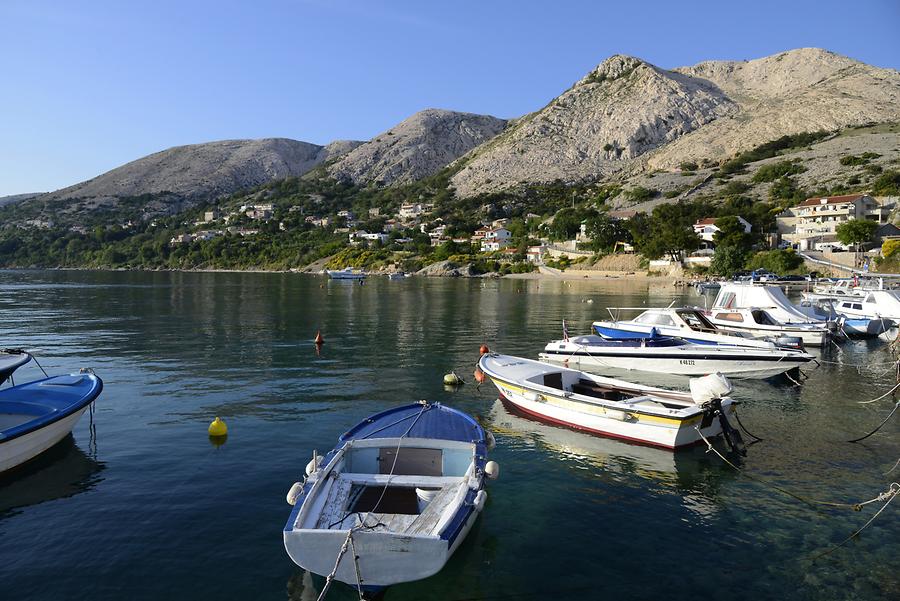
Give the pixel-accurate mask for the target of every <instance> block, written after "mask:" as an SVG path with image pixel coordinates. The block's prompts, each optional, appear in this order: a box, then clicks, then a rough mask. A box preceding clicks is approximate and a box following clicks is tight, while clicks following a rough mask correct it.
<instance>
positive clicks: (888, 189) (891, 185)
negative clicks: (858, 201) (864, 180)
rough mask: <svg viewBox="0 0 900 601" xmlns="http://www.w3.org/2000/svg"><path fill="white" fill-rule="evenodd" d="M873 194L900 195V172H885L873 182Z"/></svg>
mask: <svg viewBox="0 0 900 601" xmlns="http://www.w3.org/2000/svg"><path fill="white" fill-rule="evenodd" d="M872 194H874V195H875V196H897V195H900V171H898V170H896V169H891V170H890V171H885V172H884V173H882V174H881V175H880V176H878V178H876V179H875V180H874V181H873V182H872Z"/></svg>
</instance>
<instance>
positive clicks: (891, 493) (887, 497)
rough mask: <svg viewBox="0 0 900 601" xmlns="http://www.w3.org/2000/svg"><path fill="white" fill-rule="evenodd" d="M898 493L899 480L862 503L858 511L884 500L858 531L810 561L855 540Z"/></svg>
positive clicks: (899, 492)
mask: <svg viewBox="0 0 900 601" xmlns="http://www.w3.org/2000/svg"><path fill="white" fill-rule="evenodd" d="M898 494H900V484H898V483H897V482H891V485H890V486H889V487H888V489H887V490H886V491H885V492H883V493H880V494H879V495H878V496H877V497H875V498H874V499H870V500H869V501H865V502H863V503H860V504H859V509H857V511H860V510H861V509H862V506H863V505H868V504H869V503H875V502H876V501H884V505H882V506H881V507H880V508H879V509H878V511H876V512H875V515H873V516H872V517H870V518H869V520H868V521H867V522H866V523H865V524H863V525H862V526H861V527H860V528H858V529H857V530H856V531H854V532H853V533H852V534H851V535H850V536H848V537H847V538H845V539H844V540H842V541H841V542H839V543H838V544H836V545H834V546H833V547H831V548H830V549H826V550H825V551H822V552H821V553H818V554H816V555H814V556H812V557H811V558H809V561H816V560H817V559H821V558H822V557H825V556H826V555H831V554H832V553H834V552H835V551H837V550H838V549H840V548H841V547H843V546H844V545H845V544H847V543H848V542H850V541H851V540H853V539H854V538H856V537H857V536H859V534H860V533H861V532H862V531H863V530H865V529H866V528H868V527H869V524H871V523H872V522H874V521H875V518H877V517H878V516H879V515H881V512H883V511H884V510H885V509H887V506H888V505H890V504H891V501H893V500H894V499H895V498H896V497H897V495H898Z"/></svg>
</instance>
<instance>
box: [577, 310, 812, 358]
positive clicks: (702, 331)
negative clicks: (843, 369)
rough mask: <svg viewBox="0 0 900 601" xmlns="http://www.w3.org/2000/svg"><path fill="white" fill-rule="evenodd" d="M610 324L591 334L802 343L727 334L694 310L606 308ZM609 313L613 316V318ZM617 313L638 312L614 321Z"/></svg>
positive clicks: (759, 344)
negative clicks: (654, 335)
mask: <svg viewBox="0 0 900 601" xmlns="http://www.w3.org/2000/svg"><path fill="white" fill-rule="evenodd" d="M608 310H609V312H610V315H611V316H612V317H613V319H612V320H610V321H595V322H594V324H593V328H594V331H595V332H597V334H599V335H600V336H602V337H603V338H608V339H615V340H618V339H628V338H649V337H650V336H651V335H652V334H653V332H656V333H657V334H661V335H663V336H675V337H677V338H683V339H685V340H687V341H688V342H693V343H695V344H718V345H724V346H745V347H752V348H769V349H771V348H776V347H787V348H800V347H801V346H802V341H801V340H799V339H797V338H790V337H786V338H785V337H783V338H780V339H775V340H761V339H759V338H755V337H753V336H751V335H750V334H747V333H746V332H731V331H728V330H725V329H722V328H719V327H717V326H716V325H715V324H713V323H712V322H710V321H709V319H707V317H706V315H704V314H703V311H702V310H701V309H697V308H696V307H666V308H663V309H647V308H646V307H610V308H609V309H608ZM613 311H616V314H615V315H613ZM621 311H642V313H641V314H640V315H638V316H637V317H635V318H634V319H628V320H622V319H619V318H618V314H619V312H621Z"/></svg>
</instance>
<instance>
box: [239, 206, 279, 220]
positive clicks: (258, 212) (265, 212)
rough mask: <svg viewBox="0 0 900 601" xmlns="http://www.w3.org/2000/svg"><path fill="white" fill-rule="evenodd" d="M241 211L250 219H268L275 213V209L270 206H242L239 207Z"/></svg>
mask: <svg viewBox="0 0 900 601" xmlns="http://www.w3.org/2000/svg"><path fill="white" fill-rule="evenodd" d="M241 211H243V213H244V215H246V216H247V217H249V218H250V219H270V218H271V217H272V214H273V213H274V212H275V207H274V206H273V205H270V204H266V205H244V206H243V207H241Z"/></svg>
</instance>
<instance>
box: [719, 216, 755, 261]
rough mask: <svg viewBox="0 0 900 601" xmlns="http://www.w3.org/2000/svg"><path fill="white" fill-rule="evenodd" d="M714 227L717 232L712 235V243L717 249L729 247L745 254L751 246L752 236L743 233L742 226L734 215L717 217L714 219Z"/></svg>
mask: <svg viewBox="0 0 900 601" xmlns="http://www.w3.org/2000/svg"><path fill="white" fill-rule="evenodd" d="M716 227H717V228H719V231H718V232H716V233H715V234H714V235H713V242H715V243H716V248H717V249H718V248H719V247H722V246H729V247H732V248H736V249H739V250H740V251H742V252H744V253H746V252H747V251H748V250H750V247H751V246H753V236H752V235H751V234H749V233H748V232H745V231H744V224H743V223H741V221H740V220H739V219H738V218H737V217H735V216H734V215H729V216H727V217H719V218H718V219H716ZM718 252H719V251H718V250H716V253H718Z"/></svg>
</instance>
